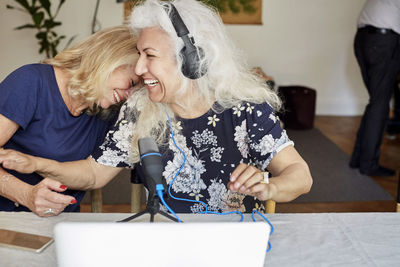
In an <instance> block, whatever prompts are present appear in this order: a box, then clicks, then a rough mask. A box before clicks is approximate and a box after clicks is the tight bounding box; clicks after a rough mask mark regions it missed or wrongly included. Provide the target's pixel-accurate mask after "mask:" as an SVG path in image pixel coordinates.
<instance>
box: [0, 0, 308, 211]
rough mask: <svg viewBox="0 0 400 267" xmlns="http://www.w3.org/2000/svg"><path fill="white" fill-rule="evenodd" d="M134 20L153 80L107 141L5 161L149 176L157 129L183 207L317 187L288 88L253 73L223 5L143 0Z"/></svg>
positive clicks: (91, 176) (174, 203) (100, 179)
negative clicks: (90, 149) (148, 143)
mask: <svg viewBox="0 0 400 267" xmlns="http://www.w3.org/2000/svg"><path fill="white" fill-rule="evenodd" d="M177 13H178V14H180V17H181V18H182V21H179V19H178V15H177ZM183 24H185V27H186V28H187V30H185V29H184V28H185V27H183V26H182V25H183ZM131 27H132V28H133V30H134V32H135V33H136V34H138V36H139V39H138V43H137V50H138V53H139V59H138V62H137V64H136V68H135V72H136V74H137V75H139V76H141V78H142V79H143V81H144V84H145V88H143V89H140V90H138V91H137V92H135V93H134V94H133V95H132V97H131V98H130V99H129V100H128V101H127V103H126V104H125V105H124V106H123V107H122V109H121V113H120V120H119V121H118V122H117V123H116V124H115V127H114V128H113V129H112V131H110V132H109V134H108V135H107V137H106V140H105V142H104V143H103V144H102V145H101V146H100V147H99V149H97V150H96V151H95V152H94V153H93V154H92V155H91V157H89V158H88V159H87V160H82V161H79V162H68V163H62V164H60V163H56V162H54V161H48V160H45V159H41V158H35V157H31V156H24V155H21V154H18V153H15V152H13V151H5V152H2V153H1V152H0V162H3V165H4V166H6V167H7V168H14V169H19V170H22V171H24V172H32V171H40V172H41V173H43V174H45V175H46V176H50V177H52V178H54V179H56V180H59V181H62V182H63V183H65V184H67V185H69V186H71V187H75V188H85V189H89V188H98V187H101V186H103V185H104V184H106V183H107V182H108V181H109V180H110V179H112V177H113V176H114V175H115V174H116V173H118V171H120V170H121V168H122V167H129V168H133V167H135V168H138V173H139V175H140V174H141V167H140V165H136V166H135V163H136V162H138V161H139V154H138V139H139V138H142V137H148V136H150V137H153V138H154V139H155V140H156V142H157V144H158V145H159V149H160V153H161V154H162V159H163V163H164V170H163V176H164V178H165V179H166V182H167V184H168V185H169V187H170V189H171V190H170V192H171V194H172V195H173V196H175V197H178V198H184V199H190V200H192V201H190V202H188V201H182V200H177V199H174V198H169V199H166V202H167V204H168V205H169V206H170V207H171V208H172V210H174V211H175V212H184V213H191V212H193V213H198V212H203V211H205V208H206V206H207V209H208V211H214V212H224V211H232V210H237V211H241V212H251V211H252V210H253V209H257V210H260V211H262V210H263V209H264V207H263V205H262V201H265V200H267V199H272V200H275V201H277V202H287V201H291V200H293V199H295V198H296V197H298V196H299V195H301V194H304V193H307V192H308V191H309V190H310V188H311V185H312V177H311V174H310V171H309V169H308V165H307V163H306V162H305V161H304V160H303V159H302V157H301V156H300V155H299V154H298V153H297V151H296V150H295V148H294V147H293V142H292V141H291V140H290V139H289V137H288V136H287V134H286V131H285V130H283V129H282V128H281V126H280V123H279V118H278V117H277V116H276V115H275V112H274V110H276V109H279V107H280V100H279V98H278V96H277V95H276V94H275V92H273V91H271V90H270V89H269V88H268V87H267V86H266V85H265V82H264V81H263V80H260V79H259V78H257V77H256V76H255V75H254V74H252V73H251V71H250V70H249V68H248V67H247V65H246V63H245V61H244V60H243V56H242V55H240V53H238V52H237V50H236V49H235V48H234V46H233V44H232V43H231V41H230V39H229V38H228V37H227V34H226V31H225V27H224V25H223V23H222V21H221V19H220V17H219V15H218V14H217V13H216V12H215V11H214V10H211V9H210V8H209V7H207V6H205V5H203V4H202V3H200V2H199V1H195V0H175V1H171V2H164V1H159V0H147V1H144V2H142V3H141V4H139V5H138V6H136V7H134V9H133V12H132V16H131ZM178 33H179V35H180V37H179V36H178ZM182 49H184V51H183V50H182ZM188 58H192V59H193V58H194V61H193V60H192V62H188V61H187V59H188ZM196 58H197V59H196ZM66 170H68V171H66ZM266 172H269V173H270V175H271V178H269V183H268V182H267V179H266ZM78 174H85V177H84V178H82V177H81V178H80V179H77V178H76V177H77V175H78ZM141 178H143V177H141ZM143 180H144V179H143ZM193 201H194V202H193ZM198 201H201V202H202V203H201V202H198Z"/></svg>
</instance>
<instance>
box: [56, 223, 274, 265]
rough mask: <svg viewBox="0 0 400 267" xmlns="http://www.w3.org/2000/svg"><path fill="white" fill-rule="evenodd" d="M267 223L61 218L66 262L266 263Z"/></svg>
mask: <svg viewBox="0 0 400 267" xmlns="http://www.w3.org/2000/svg"><path fill="white" fill-rule="evenodd" d="M269 233H270V226H269V225H268V224H267V223H264V222H203V223H190V222H189V223H188V222H185V223H172V222H171V223H169V222H168V223H166V222H162V223H150V222H148V223H143V222H129V223H111V222H94V223H93V222H61V223H58V224H57V225H56V226H55V229H54V234H55V235H54V237H55V245H56V253H57V262H58V266H60V267H79V266H84V267H91V266H95V267H102V266H107V267H110V266H114V267H117V266H140V267H141V266H151V267H153V266H157V267H160V266H163V267H169V266H171V267H172V266H174V267H181V266H185V267H188V266H190V267H204V266H211V267H214V266H215V267H217V266H218V267H221V266H230V267H236V266H237V267H239V266H240V267H243V266H255V267H261V266H264V259H265V255H266V249H267V247H268V244H267V243H268V238H269Z"/></svg>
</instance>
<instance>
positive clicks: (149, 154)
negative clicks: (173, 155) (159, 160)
mask: <svg viewBox="0 0 400 267" xmlns="http://www.w3.org/2000/svg"><path fill="white" fill-rule="evenodd" d="M153 155H155V156H160V157H162V155H161V153H157V152H150V153H147V154H144V155H142V156H140V159H143V158H145V157H147V156H153Z"/></svg>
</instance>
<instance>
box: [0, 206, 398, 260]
mask: <svg viewBox="0 0 400 267" xmlns="http://www.w3.org/2000/svg"><path fill="white" fill-rule="evenodd" d="M128 216H129V214H126V213H63V214H61V215H59V216H57V217H51V218H40V217H38V216H36V215H34V214H32V213H27V212H16V213H13V212H0V228H3V229H10V230H17V231H23V232H28V233H33V234H42V235H48V236H53V228H54V226H55V224H56V223H58V222H61V221H98V222H113V221H117V220H121V219H124V218H126V217H128ZM180 217H181V218H182V219H183V220H184V221H187V222H201V221H229V222H232V221H239V219H240V218H239V216H238V215H229V216H218V215H192V214H187V215H184V214H181V215H180ZM266 217H267V218H268V219H269V220H270V221H271V223H272V224H273V226H274V227H275V230H274V233H273V235H272V236H271V238H270V241H271V244H272V249H271V251H270V252H269V253H268V254H267V255H266V261H265V266H352V267H353V266H384V267H387V266H400V213H317V214H306V213H302V214H270V215H266ZM257 219H258V220H262V219H261V218H259V217H257ZM140 220H141V221H148V220H149V218H148V217H143V216H142V217H141V219H140ZM157 220H165V219H164V218H162V217H161V218H160V217H158V216H157V217H156V221H157ZM250 220H251V218H250V217H249V216H248V215H246V217H245V221H250ZM0 266H2V267H3V266H7V267H12V266H24V267H25V266H40V267H46V266H57V261H56V255H55V245H54V243H53V244H52V245H50V246H49V247H48V248H46V249H45V250H44V251H43V252H42V253H40V254H36V253H33V252H28V251H23V250H18V249H12V248H5V247H0Z"/></svg>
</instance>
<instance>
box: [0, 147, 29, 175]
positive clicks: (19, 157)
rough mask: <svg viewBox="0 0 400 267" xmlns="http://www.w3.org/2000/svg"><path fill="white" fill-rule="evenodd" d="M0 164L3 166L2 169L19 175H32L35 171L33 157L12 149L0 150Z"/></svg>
mask: <svg viewBox="0 0 400 267" xmlns="http://www.w3.org/2000/svg"><path fill="white" fill-rule="evenodd" d="M0 164H2V165H3V168H6V169H10V170H14V171H17V172H19V173H33V172H35V171H36V161H35V157H34V156H30V155H28V154H24V153H21V152H18V151H15V150H12V149H1V150H0Z"/></svg>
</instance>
